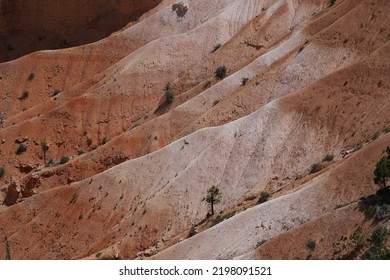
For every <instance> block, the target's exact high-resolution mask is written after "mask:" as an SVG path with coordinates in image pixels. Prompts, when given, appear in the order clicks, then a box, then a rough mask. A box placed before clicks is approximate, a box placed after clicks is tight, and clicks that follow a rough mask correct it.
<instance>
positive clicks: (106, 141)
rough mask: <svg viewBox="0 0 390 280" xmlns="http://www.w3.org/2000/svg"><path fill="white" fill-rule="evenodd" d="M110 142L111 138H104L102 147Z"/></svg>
mask: <svg viewBox="0 0 390 280" xmlns="http://www.w3.org/2000/svg"><path fill="white" fill-rule="evenodd" d="M110 140H111V139H110V138H108V137H104V138H103V139H102V145H104V144H107V143H108V142H109V141H110Z"/></svg>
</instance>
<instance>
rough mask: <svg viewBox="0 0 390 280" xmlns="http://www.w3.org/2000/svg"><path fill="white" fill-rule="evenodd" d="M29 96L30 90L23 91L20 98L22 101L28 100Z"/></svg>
mask: <svg viewBox="0 0 390 280" xmlns="http://www.w3.org/2000/svg"><path fill="white" fill-rule="evenodd" d="M28 95H29V92H28V90H25V91H23V93H22V96H21V97H20V98H19V99H20V100H24V99H27V98H28Z"/></svg>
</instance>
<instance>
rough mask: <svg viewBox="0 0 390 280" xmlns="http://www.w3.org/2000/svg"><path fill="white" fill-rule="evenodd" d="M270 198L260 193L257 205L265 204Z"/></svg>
mask: <svg viewBox="0 0 390 280" xmlns="http://www.w3.org/2000/svg"><path fill="white" fill-rule="evenodd" d="M270 196H271V195H270V194H269V193H268V192H261V193H260V197H259V200H258V201H257V204H261V203H264V202H267V201H268V199H269V198H270Z"/></svg>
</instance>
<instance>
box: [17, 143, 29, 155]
mask: <svg viewBox="0 0 390 280" xmlns="http://www.w3.org/2000/svg"><path fill="white" fill-rule="evenodd" d="M25 151H27V146H26V145H25V144H20V145H19V147H18V148H17V149H16V154H17V155H20V154H22V153H24V152H25Z"/></svg>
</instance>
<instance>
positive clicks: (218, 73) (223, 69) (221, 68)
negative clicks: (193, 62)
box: [214, 66, 227, 80]
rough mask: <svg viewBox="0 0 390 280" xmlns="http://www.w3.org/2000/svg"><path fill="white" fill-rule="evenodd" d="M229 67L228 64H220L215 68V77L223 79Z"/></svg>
mask: <svg viewBox="0 0 390 280" xmlns="http://www.w3.org/2000/svg"><path fill="white" fill-rule="evenodd" d="M226 73H227V69H226V66H219V67H218V68H217V70H215V73H214V74H215V77H216V78H218V79H220V80H222V79H224V78H225V77H226Z"/></svg>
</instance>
